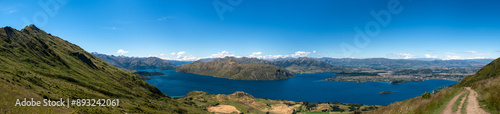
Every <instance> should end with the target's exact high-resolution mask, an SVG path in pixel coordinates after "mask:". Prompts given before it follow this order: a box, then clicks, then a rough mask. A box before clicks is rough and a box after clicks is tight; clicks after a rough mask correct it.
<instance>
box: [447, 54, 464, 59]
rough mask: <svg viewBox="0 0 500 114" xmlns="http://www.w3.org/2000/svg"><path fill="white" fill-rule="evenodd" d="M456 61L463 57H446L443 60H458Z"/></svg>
mask: <svg viewBox="0 0 500 114" xmlns="http://www.w3.org/2000/svg"><path fill="white" fill-rule="evenodd" d="M456 59H462V57H460V56H452V55H446V58H443V60H456Z"/></svg>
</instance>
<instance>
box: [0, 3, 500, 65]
mask: <svg viewBox="0 0 500 114" xmlns="http://www.w3.org/2000/svg"><path fill="white" fill-rule="evenodd" d="M231 1H232V2H231ZM499 5H500V1H494V0H453V1H452V0H376V1H374V0H313V1H311V0H294V1H290V0H239V1H238V0H85V1H83V0H35V2H33V1H32V0H1V1H0V16H1V18H0V26H12V27H14V28H17V29H21V28H24V26H26V25H29V24H35V25H36V26H38V27H39V28H41V29H43V30H45V31H47V32H48V33H51V34H52V35H56V36H59V37H61V38H63V39H65V40H68V41H69V42H72V43H74V44H77V45H79V46H81V47H82V48H83V49H85V50H87V51H89V52H99V53H104V54H112V55H125V56H138V57H146V56H157V57H161V58H165V59H174V60H196V59H199V58H207V57H222V56H246V57H257V58H276V57H303V56H307V57H335V58H347V57H354V58H373V57H384V58H394V59H409V58H441V59H469V58H498V57H499V56H500V48H499V45H498V44H499V42H500V22H499V21H498V20H500V12H499V11H500V7H498V6H499ZM217 9H219V10H217ZM371 11H373V12H375V14H376V15H379V16H373V15H372V14H371ZM384 12H385V13H384ZM382 14H387V15H389V16H390V17H391V18H390V20H389V19H388V18H387V15H382ZM377 17H379V18H377ZM378 19H381V20H382V21H380V20H378ZM367 26H368V29H366V27H367ZM355 28H359V30H360V31H361V32H357V31H356V30H355ZM360 33H362V34H364V36H365V37H360V36H362V35H360Z"/></svg>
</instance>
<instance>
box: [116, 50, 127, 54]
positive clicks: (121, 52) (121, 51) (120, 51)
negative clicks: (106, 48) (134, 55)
mask: <svg viewBox="0 0 500 114" xmlns="http://www.w3.org/2000/svg"><path fill="white" fill-rule="evenodd" d="M116 53H119V54H122V55H123V54H125V53H128V51H125V50H123V49H119V50H118V52H116Z"/></svg>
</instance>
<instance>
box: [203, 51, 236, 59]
mask: <svg viewBox="0 0 500 114" xmlns="http://www.w3.org/2000/svg"><path fill="white" fill-rule="evenodd" d="M227 56H234V54H229V52H227V51H222V52H218V53H217V54H212V55H210V56H209V57H208V58H223V57H227Z"/></svg>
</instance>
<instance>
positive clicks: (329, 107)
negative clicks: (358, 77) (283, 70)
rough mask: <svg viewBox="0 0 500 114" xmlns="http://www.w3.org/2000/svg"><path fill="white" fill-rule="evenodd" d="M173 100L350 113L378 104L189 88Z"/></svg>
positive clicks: (217, 106) (233, 108)
mask: <svg viewBox="0 0 500 114" xmlns="http://www.w3.org/2000/svg"><path fill="white" fill-rule="evenodd" d="M177 100H178V101H179V102H183V103H186V104H190V105H192V106H196V107H198V108H201V109H207V110H208V111H210V112H226V113H230V112H238V113H250V114H266V113H271V114H292V113H300V114H303V113H319V112H325V113H328V112H332V113H341V112H343V113H352V112H355V111H359V112H366V111H369V110H373V109H376V108H378V107H380V106H378V105H361V104H346V103H309V102H294V101H285V100H270V99H261V98H254V97H253V96H252V95H250V94H248V93H244V92H235V93H233V94H229V95H224V94H218V95H213V94H208V93H205V92H201V91H192V92H189V93H188V94H187V95H186V96H185V97H181V98H177Z"/></svg>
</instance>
